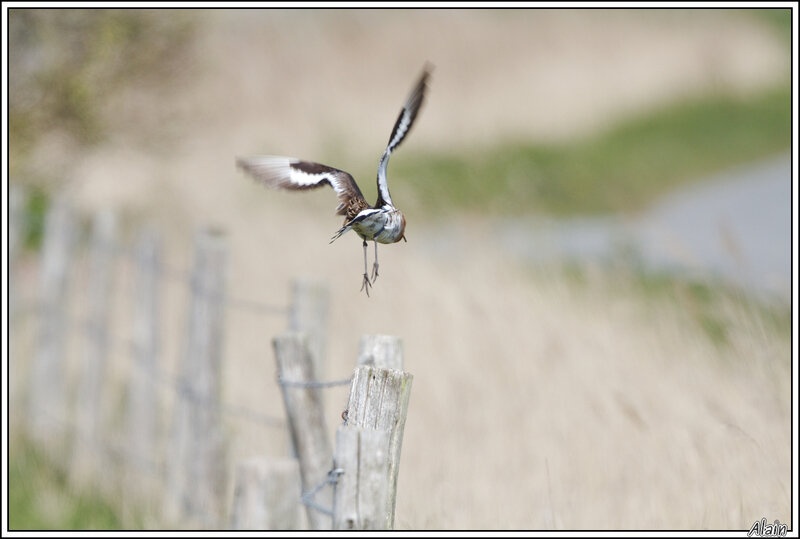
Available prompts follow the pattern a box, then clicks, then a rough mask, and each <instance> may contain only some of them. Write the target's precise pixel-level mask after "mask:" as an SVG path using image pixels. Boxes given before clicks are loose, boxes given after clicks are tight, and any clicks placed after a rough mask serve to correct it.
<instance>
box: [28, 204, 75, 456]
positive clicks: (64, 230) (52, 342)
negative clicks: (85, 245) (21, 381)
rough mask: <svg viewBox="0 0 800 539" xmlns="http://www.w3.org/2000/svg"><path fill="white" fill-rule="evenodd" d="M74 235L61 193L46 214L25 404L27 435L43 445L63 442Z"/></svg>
mask: <svg viewBox="0 0 800 539" xmlns="http://www.w3.org/2000/svg"><path fill="white" fill-rule="evenodd" d="M74 236H75V218H74V216H73V213H72V210H71V208H70V207H69V205H68V204H67V201H66V199H65V197H64V196H63V195H60V196H57V197H56V198H54V200H53V203H52V205H51V206H50V208H49V211H48V212H47V215H46V217H45V225H44V244H43V246H42V266H41V273H40V292H41V297H40V298H39V305H38V308H39V313H38V314H39V316H38V318H39V328H38V338H37V350H36V356H35V358H34V362H33V367H32V370H33V372H32V380H31V391H30V395H29V399H30V400H29V402H28V413H29V414H30V422H29V424H30V428H31V435H32V436H33V437H34V439H36V440H37V441H39V442H41V443H42V444H43V445H44V446H49V447H51V448H52V447H53V446H52V444H53V443H56V444H57V445H59V444H62V443H63V442H64V437H65V435H66V431H65V427H64V425H65V417H61V414H65V413H66V395H65V388H64V384H63V381H64V374H65V372H64V348H65V346H64V345H65V342H66V335H65V313H64V309H65V305H66V301H65V300H66V296H67V274H68V272H69V265H70V255H71V252H72V247H73V243H74Z"/></svg>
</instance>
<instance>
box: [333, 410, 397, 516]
mask: <svg viewBox="0 0 800 539" xmlns="http://www.w3.org/2000/svg"><path fill="white" fill-rule="evenodd" d="M390 436H391V433H390V432H389V431H388V430H376V429H368V428H361V427H354V426H347V425H343V426H341V427H339V428H338V429H337V430H336V454H335V455H334V463H335V470H336V471H337V472H339V471H341V474H340V475H339V477H338V480H337V482H336V487H335V490H334V501H333V528H334V529H336V530H389V529H391V528H392V522H391V520H390V519H389V515H388V514H387V512H386V511H387V507H388V505H389V504H390V502H391V500H390V499H389V498H390V488H391V487H390V484H389V470H388V468H389V458H388V455H387V451H388V448H389V438H390Z"/></svg>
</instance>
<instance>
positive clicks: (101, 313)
mask: <svg viewBox="0 0 800 539" xmlns="http://www.w3.org/2000/svg"><path fill="white" fill-rule="evenodd" d="M115 231H116V219H115V218H114V214H112V213H111V212H109V211H101V212H99V213H97V214H96V215H95V217H94V220H93V222H92V239H91V245H90V253H89V270H88V284H87V286H88V288H89V290H88V313H87V318H86V327H85V333H86V345H87V348H86V353H85V355H84V356H83V364H82V366H81V367H82V369H81V373H80V374H81V378H80V381H79V383H78V392H77V400H76V414H77V415H76V418H77V434H76V436H75V440H74V442H73V455H72V468H71V473H72V474H73V475H74V477H76V478H78V479H79V480H84V479H86V478H87V476H88V475H90V474H92V473H93V472H99V471H101V470H103V469H104V468H106V467H107V465H106V464H107V461H106V460H105V459H104V458H103V457H104V456H105V455H104V452H103V451H102V449H103V446H102V445H101V444H100V443H98V442H99V441H100V440H99V439H98V438H99V437H98V429H99V425H100V423H101V422H102V420H103V417H102V412H103V410H105V409H106V408H107V407H106V406H104V405H103V402H102V393H103V387H104V386H105V384H104V382H105V372H106V362H107V360H108V322H109V314H110V303H111V290H112V288H111V279H112V272H113V263H114V256H115V253H114V250H115V248H116V245H115V244H114V236H115ZM104 461H105V463H104Z"/></svg>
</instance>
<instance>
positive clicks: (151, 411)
mask: <svg viewBox="0 0 800 539" xmlns="http://www.w3.org/2000/svg"><path fill="white" fill-rule="evenodd" d="M160 273H161V240H160V238H159V236H158V235H157V234H156V233H155V232H154V231H152V230H145V231H144V232H142V233H141V234H140V235H139V238H138V240H137V243H136V247H135V252H134V275H133V317H132V322H131V323H132V327H131V331H132V341H131V347H132V350H131V352H132V355H133V365H132V368H131V376H130V387H129V391H128V404H127V427H128V446H129V447H130V450H131V452H132V454H134V455H137V456H138V457H140V458H139V459H138V460H136V461H135V462H131V463H130V464H131V465H132V466H131V467H130V468H129V469H130V470H132V472H133V473H131V474H130V476H131V479H130V480H129V481H128V483H129V484H130V485H132V487H133V490H134V491H137V494H138V495H142V494H145V493H147V494H150V492H149V491H150V490H152V489H150V488H148V487H147V485H146V483H148V482H149V479H151V478H152V477H154V475H153V472H156V470H157V469H158V466H159V464H160V463H161V462H160V461H161V459H160V458H159V456H158V452H157V450H156V441H157V436H158V427H159V425H158V421H157V420H158V417H159V410H160V408H159V398H158V391H157V390H156V380H157V376H158V368H157V367H158V363H157V361H158V353H159V331H158V328H159V327H160V310H159V292H160V287H159V277H160ZM142 472H149V473H142Z"/></svg>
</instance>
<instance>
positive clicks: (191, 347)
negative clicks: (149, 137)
mask: <svg viewBox="0 0 800 539" xmlns="http://www.w3.org/2000/svg"><path fill="white" fill-rule="evenodd" d="M226 262H227V246H226V241H225V237H224V235H223V234H222V233H221V232H219V231H215V230H203V231H201V232H200V233H198V235H197V237H196V240H195V255H194V267H193V270H192V276H191V285H190V286H191V293H192V297H191V307H190V313H189V324H188V327H187V332H186V344H185V352H184V356H183V358H182V365H181V368H180V381H179V395H178V402H177V405H176V423H175V438H176V439H175V442H174V448H173V451H172V455H173V456H172V459H171V463H170V466H171V468H172V469H171V471H170V473H171V479H170V484H171V490H172V497H173V506H177V509H178V511H177V512H178V515H177V516H180V517H184V518H187V519H189V521H190V523H193V524H197V525H200V526H203V527H214V526H217V525H218V524H219V522H220V519H221V517H222V512H223V507H224V505H225V504H224V494H225V484H226V477H225V472H226V461H225V443H224V438H223V429H222V423H221V417H220V414H221V395H220V391H221V385H222V384H221V380H220V374H221V361H222V338H223V327H224V323H223V322H224V312H225V281H226V273H227V267H226ZM174 515H175V511H174V510H173V514H172V515H171V516H174Z"/></svg>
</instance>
